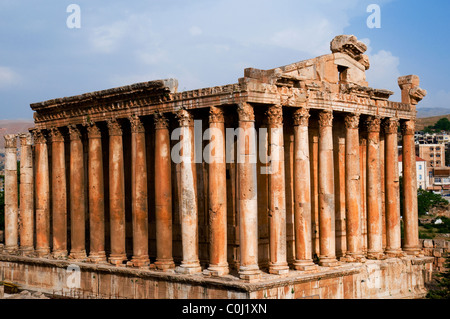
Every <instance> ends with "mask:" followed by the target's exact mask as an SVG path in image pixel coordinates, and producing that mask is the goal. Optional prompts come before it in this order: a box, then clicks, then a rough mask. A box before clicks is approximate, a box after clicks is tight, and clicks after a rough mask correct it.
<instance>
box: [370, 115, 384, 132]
mask: <svg viewBox="0 0 450 319" xmlns="http://www.w3.org/2000/svg"><path fill="white" fill-rule="evenodd" d="M366 128H367V132H380V129H381V119H380V118H379V117H377V116H369V117H368V118H367V120H366Z"/></svg>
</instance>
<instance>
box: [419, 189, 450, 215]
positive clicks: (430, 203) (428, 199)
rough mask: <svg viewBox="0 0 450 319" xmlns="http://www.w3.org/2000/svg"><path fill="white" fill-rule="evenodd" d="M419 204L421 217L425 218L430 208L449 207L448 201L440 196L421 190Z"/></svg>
mask: <svg viewBox="0 0 450 319" xmlns="http://www.w3.org/2000/svg"><path fill="white" fill-rule="evenodd" d="M417 203H418V211H419V216H423V215H425V213H426V212H428V211H429V210H430V208H432V207H437V206H444V205H447V204H448V201H447V200H446V199H445V198H443V197H442V196H441V195H440V194H435V193H433V192H432V191H426V190H423V189H419V190H418V191H417Z"/></svg>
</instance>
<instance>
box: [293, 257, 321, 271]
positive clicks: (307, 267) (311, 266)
mask: <svg viewBox="0 0 450 319" xmlns="http://www.w3.org/2000/svg"><path fill="white" fill-rule="evenodd" d="M293 266H294V269H295V270H300V271H311V270H316V269H317V268H318V266H317V265H316V264H315V263H314V262H313V260H312V259H309V260H295V261H294V263H293Z"/></svg>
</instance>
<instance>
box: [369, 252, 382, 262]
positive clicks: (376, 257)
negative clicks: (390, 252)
mask: <svg viewBox="0 0 450 319" xmlns="http://www.w3.org/2000/svg"><path fill="white" fill-rule="evenodd" d="M367 259H370V260H383V259H386V255H385V254H384V253H383V252H381V251H368V252H367Z"/></svg>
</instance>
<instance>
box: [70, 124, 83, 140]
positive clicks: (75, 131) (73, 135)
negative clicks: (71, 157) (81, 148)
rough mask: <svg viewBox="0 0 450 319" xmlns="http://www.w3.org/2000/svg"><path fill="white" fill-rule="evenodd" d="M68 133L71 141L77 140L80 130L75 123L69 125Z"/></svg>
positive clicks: (79, 136) (79, 137)
mask: <svg viewBox="0 0 450 319" xmlns="http://www.w3.org/2000/svg"><path fill="white" fill-rule="evenodd" d="M69 135H70V140H71V141H77V140H79V139H81V132H80V130H79V128H78V127H77V126H76V125H69Z"/></svg>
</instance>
